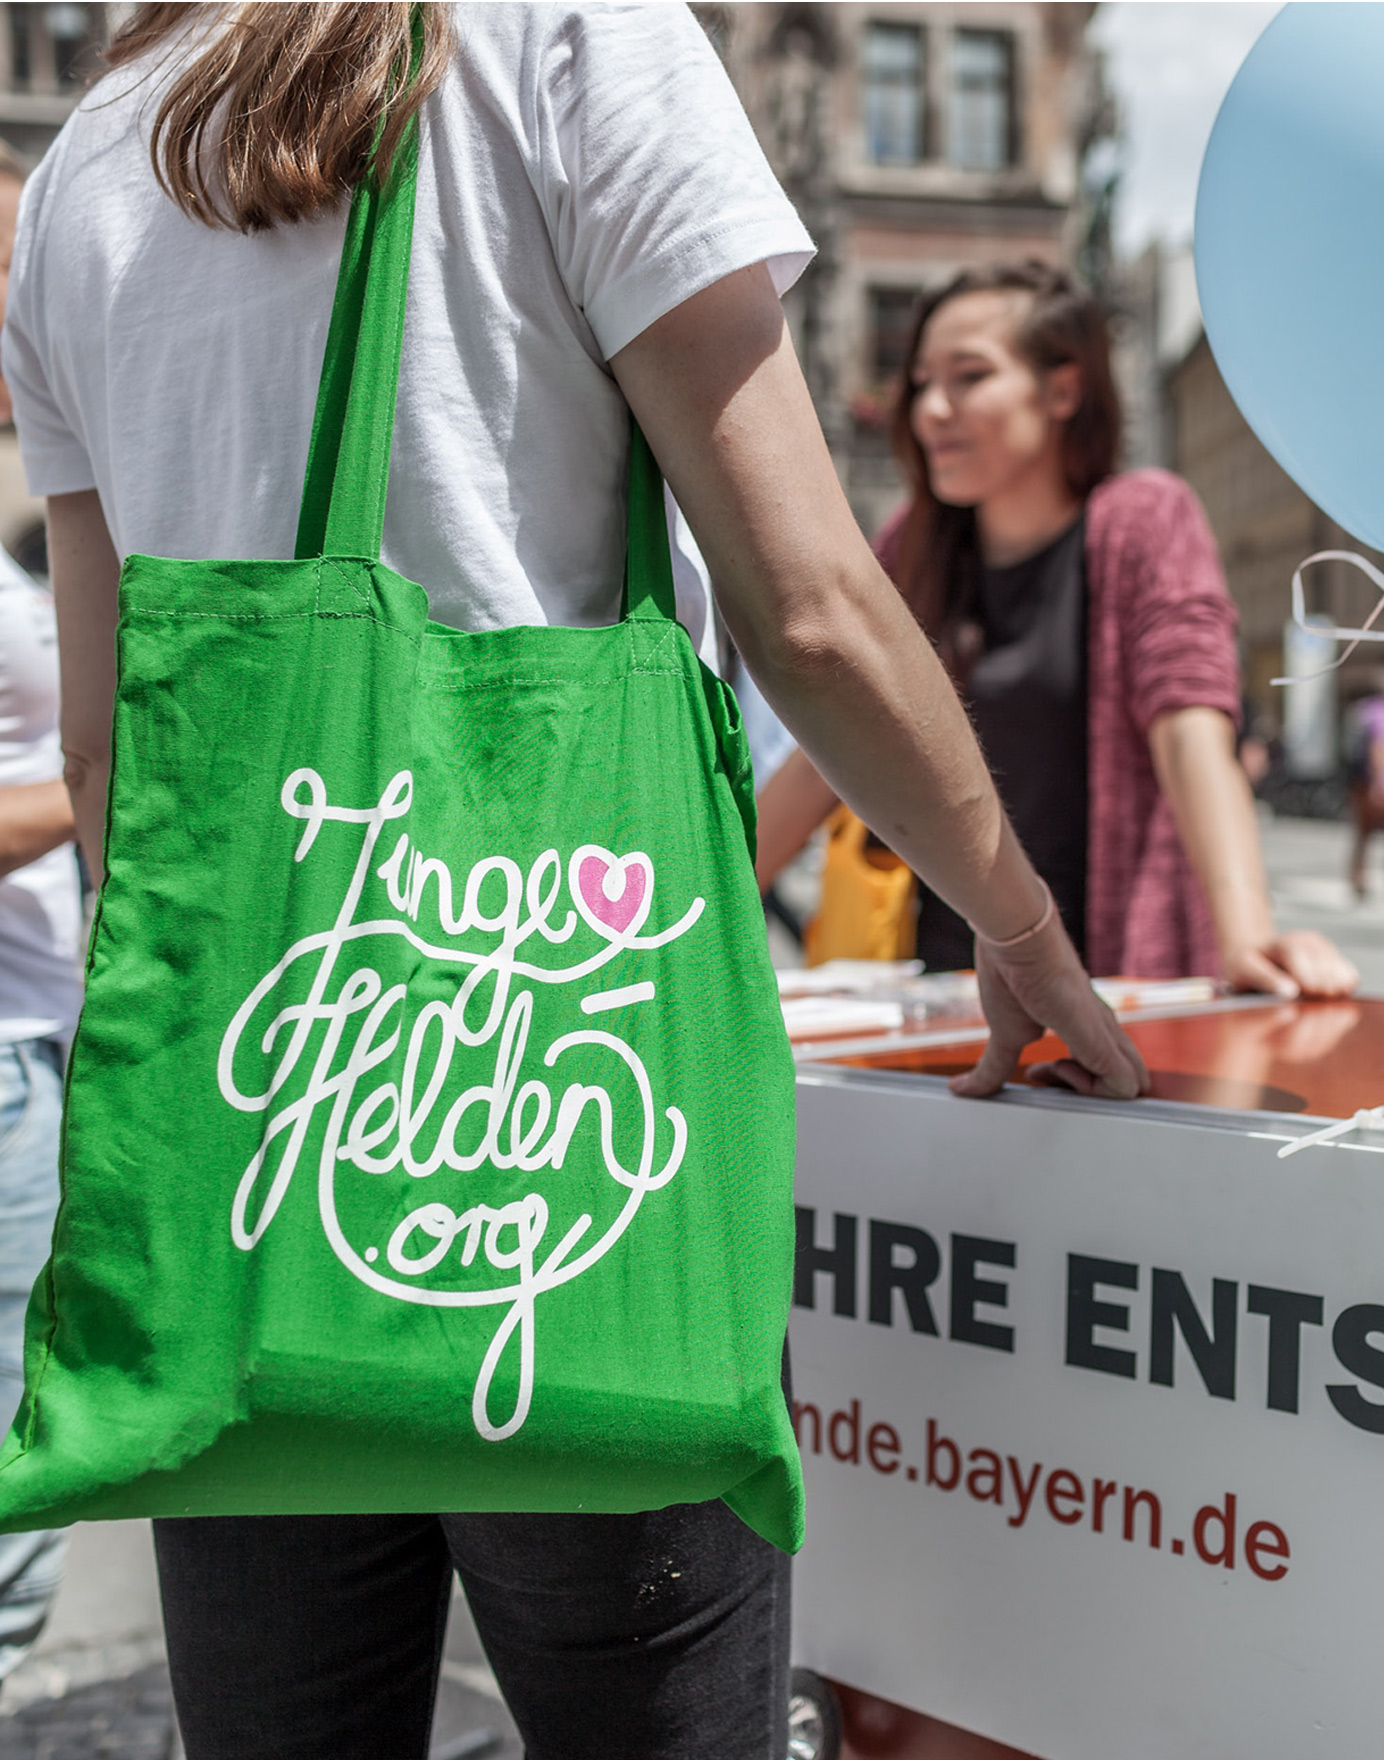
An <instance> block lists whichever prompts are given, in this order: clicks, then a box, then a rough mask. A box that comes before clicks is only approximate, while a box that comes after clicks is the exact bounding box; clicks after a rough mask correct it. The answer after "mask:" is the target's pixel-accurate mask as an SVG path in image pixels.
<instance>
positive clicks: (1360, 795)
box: [1346, 674, 1384, 899]
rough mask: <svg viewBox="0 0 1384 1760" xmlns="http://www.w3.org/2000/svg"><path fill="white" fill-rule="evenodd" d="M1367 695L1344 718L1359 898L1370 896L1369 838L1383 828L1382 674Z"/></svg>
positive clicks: (1353, 872)
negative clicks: (1368, 869)
mask: <svg viewBox="0 0 1384 1760" xmlns="http://www.w3.org/2000/svg"><path fill="white" fill-rule="evenodd" d="M1371 682H1372V687H1373V688H1372V689H1371V690H1370V691H1369V692H1368V694H1367V695H1365V696H1363V697H1360V698H1357V700H1356V701H1355V702H1354V703H1352V704H1351V706H1350V713H1349V715H1348V717H1347V721H1346V779H1347V785H1348V789H1349V796H1350V819H1351V826H1352V830H1353V833H1354V835H1353V836H1352V838H1351V846H1350V884H1351V888H1352V890H1353V891H1354V893H1355V896H1356V897H1357V898H1359V899H1365V898H1368V897H1369V881H1368V879H1367V876H1366V868H1365V864H1366V860H1367V858H1368V856H1369V846H1370V839H1371V837H1373V836H1374V834H1375V832H1376V831H1384V674H1382V675H1379V676H1376V677H1375V678H1374V679H1373V680H1372V681H1371Z"/></svg>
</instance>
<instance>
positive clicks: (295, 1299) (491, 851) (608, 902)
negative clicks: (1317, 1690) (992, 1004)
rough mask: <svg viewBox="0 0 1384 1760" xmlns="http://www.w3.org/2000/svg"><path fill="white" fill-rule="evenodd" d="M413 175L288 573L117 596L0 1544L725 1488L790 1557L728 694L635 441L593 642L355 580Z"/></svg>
mask: <svg viewBox="0 0 1384 1760" xmlns="http://www.w3.org/2000/svg"><path fill="white" fill-rule="evenodd" d="M416 164H417V131H416V125H411V127H410V129H409V130H408V131H407V132H406V134H405V137H404V140H403V141H402V142H401V144H400V146H399V149H398V151H397V152H396V153H395V155H394V162H393V166H392V168H391V170H390V172H389V175H388V178H387V180H386V183H385V185H384V187H382V188H381V187H378V186H377V185H376V184H375V182H374V181H373V179H371V178H367V179H366V180H365V181H364V182H363V183H362V184H361V186H360V187H359V188H358V189H357V191H356V193H355V196H354V198H353V201H352V205H351V215H350V219H349V222H348V226H347V236H346V241H345V244H344V245H343V248H342V256H341V272H340V276H339V280H338V286H337V297H336V300H335V303H334V305H333V308H332V315H331V321H330V324H329V327H328V335H327V344H326V348H325V351H324V355H323V365H322V379H321V387H320V391H319V396H318V405H317V409H316V412H315V414H314V418H313V426H312V433H311V439H310V442H309V449H308V458H307V461H306V471H305V476H304V485H303V499H302V505H301V510H300V516H299V525H298V536H297V540H296V543H295V553H294V556H293V557H292V558H291V559H288V558H281V559H278V560H271V561H245V560H239V561H236V560H230V561H224V560H223V561H215V560H201V561H196V560H188V559H186V558H179V557H152V556H131V557H127V558H126V559H125V562H124V565H123V568H122V573H121V585H120V619H119V635H118V661H119V677H118V683H117V688H116V693H115V713H114V724H113V736H112V780H111V787H110V812H109V815H108V840H107V850H106V856H107V860H106V879H105V883H104V885H103V887H102V893H101V901H100V907H99V910H98V912H97V917H96V922H95V926H94V929H93V933H92V945H91V954H90V959H89V968H88V986H87V995H86V1005H85V1008H84V1010H83V1014H82V1020H81V1024H80V1026H79V1028H78V1032H77V1035H76V1040H75V1043H74V1046H73V1051H72V1060H71V1066H70V1067H71V1076H70V1080H69V1088H68V1104H67V1107H66V1113H65V1120H64V1145H63V1180H64V1199H63V1208H62V1212H61V1215H60V1219H59V1223H58V1228H57V1231H56V1233H55V1237H54V1251H53V1259H52V1262H51V1265H50V1267H49V1269H48V1270H47V1272H45V1274H44V1276H42V1277H41V1278H40V1279H39V1281H38V1284H37V1285H36V1288H35V1294H34V1297H33V1303H32V1310H31V1313H30V1319H29V1326H28V1333H27V1344H26V1361H25V1377H26V1390H25V1396H24V1403H23V1405H22V1407H21V1410H20V1414H19V1417H18V1419H17V1421H16V1424H15V1426H14V1428H13V1430H12V1431H11V1434H10V1436H9V1438H8V1439H7V1440H6V1442H5V1444H4V1446H3V1449H2V1450H0V1531H4V1530H7V1529H20V1528H25V1527H29V1528H35V1527H39V1528H41V1527H56V1526H60V1525H63V1524H65V1523H68V1522H71V1521H74V1520H86V1519H91V1518H97V1519H100V1518H106V1517H123V1516H148V1515H156V1516H163V1515H173V1516H185V1515H213V1516H216V1515H276V1514H285V1515H288V1514H293V1515H312V1514H327V1513H332V1512H336V1513H370V1512H380V1513H385V1512H388V1513H398V1512H401V1511H414V1512H435V1511H438V1510H454V1511H484V1510H504V1511H511V1512H522V1511H536V1510H543V1511H569V1512H575V1511H596V1510H600V1511H606V1512H612V1513H613V1512H619V1511H636V1510H650V1509H658V1508H662V1507H664V1506H665V1505H668V1504H675V1503H695V1502H700V1501H702V1500H704V1499H707V1498H713V1497H719V1498H724V1499H725V1501H726V1503H727V1504H728V1505H729V1507H730V1508H731V1509H733V1510H735V1511H736V1513H737V1514H738V1515H739V1516H741V1517H742V1518H743V1519H744V1520H745V1521H746V1522H747V1523H748V1524H749V1525H750V1526H751V1527H752V1528H753V1529H754V1530H755V1531H756V1532H757V1533H759V1534H762V1535H763V1536H764V1537H765V1538H767V1539H769V1540H771V1541H773V1542H774V1544H776V1545H779V1546H783V1547H785V1548H787V1549H789V1550H791V1549H794V1548H796V1547H797V1546H798V1544H799V1543H800V1541H801V1538H802V1524H803V1498H802V1479H801V1473H800V1470H799V1463H798V1459H797V1452H796V1449H795V1447H794V1442H793V1432H792V1426H791V1423H790V1421H789V1416H788V1411H787V1408H786V1405H785V1402H784V1397H783V1387H782V1379H781V1372H782V1352H783V1341H784V1334H785V1330H786V1327H787V1320H788V1304H789V1296H790V1293H791V1285H792V1263H793V1208H792V1174H793V1135H794V1104H793V1064H792V1058H791V1055H790V1052H789V1048H788V1045H787V1042H786V1039H785V1037H784V1031H783V1020H782V1014H781V1011H780V1009H779V1006H778V998H777V990H776V986H775V983H774V977H773V972H772V969H771V967H770V963H769V957H768V949H767V947H766V945H765V938H764V926H763V921H764V920H763V910H762V907H761V904H760V900H759V892H758V888H757V887H756V885H755V881H754V869H753V858H752V854H751V847H750V846H751V844H752V841H753V834H754V797H753V778H752V775H751V769H750V762H749V753H748V751H747V749H746V747H745V741H744V736H743V732H742V729H741V727H740V723H739V716H738V712H737V710H736V706H735V703H734V699H733V698H732V697H731V695H730V693H729V692H728V691H727V690H726V689H725V687H724V686H723V685H722V684H721V682H720V681H719V680H718V679H716V678H714V677H713V676H712V675H711V674H710V673H709V672H707V671H706V669H705V668H704V667H702V665H701V664H700V662H699V661H698V659H697V656H696V654H695V652H694V651H693V648H692V644H691V642H690V641H689V640H688V637H687V632H686V631H685V630H684V629H683V628H682V627H681V626H680V625H679V624H678V622H677V618H676V604H675V599H674V593H673V578H672V566H671V560H670V557H669V552H668V533H667V524H666V520H665V513H664V490H663V484H662V479H661V477H660V475H659V470H658V465H657V462H656V461H655V459H654V457H653V454H652V452H651V451H650V450H649V447H648V444H647V442H646V441H645V440H644V438H643V436H642V435H641V434H640V433H639V431H638V428H637V427H635V426H634V425H633V423H631V430H630V460H629V475H628V495H627V499H626V507H625V512H626V514H627V542H626V552H625V567H624V578H623V583H620V582H616V581H612V582H611V583H610V586H611V588H612V602H613V598H614V591H615V589H617V588H618V589H619V590H620V597H621V615H620V619H619V621H618V622H616V623H612V624H608V625H602V626H598V627H593V628H582V629H566V628H563V627H562V626H560V625H557V624H535V625H524V626H516V627H513V628H507V629H485V630H479V631H463V630H458V629H452V628H449V627H445V626H443V625H441V624H438V623H435V622H434V621H432V619H431V618H430V616H429V607H428V595H427V591H426V589H425V587H424V586H423V585H421V584H419V583H418V582H416V581H408V580H405V579H404V578H403V577H402V576H401V575H398V574H396V573H395V572H394V571H393V570H392V569H390V568H389V567H388V566H386V565H385V563H383V562H382V561H381V559H380V545H381V538H382V533H383V526H384V512H385V503H386V499H387V492H388V475H389V473H388V464H389V459H390V456H391V435H392V432H393V419H394V398H395V387H396V383H397V378H398V362H399V358H400V353H401V350H402V347H403V328H404V314H405V310H406V306H407V292H408V279H409V261H410V254H411V250H412V243H411V234H412V211H413V199H414V189H415V175H416ZM517 468H522V462H520V463H519V464H518V465H517ZM295 857H296V860H295ZM497 1445H498V1446H497Z"/></svg>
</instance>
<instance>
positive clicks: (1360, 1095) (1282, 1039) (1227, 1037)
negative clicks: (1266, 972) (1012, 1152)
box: [829, 997, 1384, 1118]
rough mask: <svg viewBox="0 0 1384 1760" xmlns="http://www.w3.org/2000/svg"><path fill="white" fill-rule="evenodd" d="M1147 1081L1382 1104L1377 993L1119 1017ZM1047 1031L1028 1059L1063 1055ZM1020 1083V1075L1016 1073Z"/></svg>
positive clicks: (968, 1045)
mask: <svg viewBox="0 0 1384 1760" xmlns="http://www.w3.org/2000/svg"><path fill="white" fill-rule="evenodd" d="M1125 1031H1126V1032H1127V1033H1128V1034H1129V1036H1130V1038H1131V1039H1133V1041H1134V1043H1135V1044H1136V1045H1137V1046H1138V1047H1139V1051H1140V1053H1141V1054H1142V1056H1143V1058H1144V1061H1145V1063H1147V1065H1148V1067H1149V1072H1150V1074H1151V1076H1152V1078H1153V1094H1152V1097H1153V1098H1154V1099H1159V1100H1173V1101H1181V1102H1183V1103H1185V1104H1187V1105H1193V1106H1213V1107H1225V1108H1228V1109H1230V1110H1232V1111H1237V1112H1249V1111H1263V1112H1305V1113H1311V1114H1312V1115H1314V1116H1316V1117H1320V1118H1349V1117H1350V1116H1351V1114H1352V1113H1354V1112H1355V1111H1357V1110H1358V1109H1359V1108H1360V1107H1365V1106H1377V1105H1380V1104H1381V1103H1384V999H1380V998H1375V997H1353V998H1352V999H1351V1000H1349V1001H1347V1002H1288V1003H1284V1002H1275V1001H1272V1000H1271V999H1268V998H1265V999H1264V1001H1263V1002H1262V1003H1259V1002H1254V1003H1251V1004H1249V1005H1248V1006H1246V1004H1245V1002H1244V1001H1242V1000H1238V999H1237V1000H1236V1001H1235V1002H1234V1003H1233V1004H1232V1005H1230V1006H1226V1005H1217V1004H1214V1003H1213V1004H1210V1005H1208V1006H1205V1007H1203V1008H1199V1009H1191V1010H1189V1011H1188V1012H1186V1013H1185V1014H1180V1015H1175V1016H1172V1017H1165V1018H1163V1019H1157V1020H1136V1021H1128V1022H1126V1023H1125ZM1063 1050H1064V1048H1063V1046H1062V1045H1061V1043H1060V1041H1058V1040H1057V1039H1056V1038H1054V1037H1053V1036H1052V1035H1051V1034H1048V1035H1046V1036H1045V1037H1044V1038H1043V1039H1040V1040H1039V1041H1038V1042H1037V1043H1036V1044H1034V1045H1031V1046H1029V1048H1028V1050H1027V1051H1026V1052H1025V1053H1024V1057H1023V1063H1024V1064H1025V1065H1028V1064H1032V1063H1037V1062H1043V1061H1047V1060H1050V1059H1052V1058H1054V1057H1060V1056H1062V1055H1063ZM979 1055H980V1047H979V1046H978V1045H977V1044H976V1043H975V1042H974V1040H971V1041H970V1042H965V1041H962V1042H959V1043H953V1044H949V1045H948V1044H938V1045H928V1046H927V1047H925V1048H921V1049H917V1050H895V1051H880V1052H876V1053H855V1054H852V1055H845V1056H838V1057H835V1058H832V1059H830V1060H829V1061H831V1062H835V1063H847V1064H852V1065H856V1066H862V1067H865V1068H869V1069H897V1070H914V1071H916V1072H918V1073H919V1074H925V1075H936V1076H949V1075H955V1074H957V1073H958V1072H959V1071H961V1070H964V1069H969V1068H971V1066H972V1065H973V1064H974V1063H975V1061H976V1059H977V1057H978V1056H979ZM1016 1079H1018V1080H1023V1079H1024V1078H1023V1074H1022V1071H1021V1072H1020V1075H1019V1076H1018V1077H1017V1078H1016Z"/></svg>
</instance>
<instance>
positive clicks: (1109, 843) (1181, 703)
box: [875, 470, 1240, 978]
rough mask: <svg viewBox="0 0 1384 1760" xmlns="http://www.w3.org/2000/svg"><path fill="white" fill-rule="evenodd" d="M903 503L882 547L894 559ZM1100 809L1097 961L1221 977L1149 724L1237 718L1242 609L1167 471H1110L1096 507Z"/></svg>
mask: <svg viewBox="0 0 1384 1760" xmlns="http://www.w3.org/2000/svg"><path fill="white" fill-rule="evenodd" d="M902 525H903V513H902V512H900V513H899V514H896V515H895V516H894V517H893V518H891V519H890V520H889V521H888V523H887V524H886V525H885V527H884V529H883V530H882V531H881V532H880V534H879V538H878V540H877V541H876V544H875V552H876V554H877V555H878V556H879V558H880V560H881V562H883V564H884V566H885V568H886V569H890V568H891V567H892V565H893V563H894V561H895V559H896V556H897V552H898V539H899V534H900V530H901V528H902ZM1086 581H1087V592H1088V610H1087V639H1088V646H1089V662H1090V663H1089V669H1088V677H1089V693H1090V695H1089V706H1088V715H1089V723H1088V725H1089V729H1090V733H1089V741H1090V743H1089V770H1088V781H1089V789H1090V797H1089V799H1090V816H1089V820H1088V829H1087V869H1086V963H1087V966H1088V967H1089V968H1090V970H1091V972H1092V973H1093V974H1094V975H1095V976H1096V977H1108V976H1115V975H1117V974H1118V975H1121V976H1124V977H1139V978H1179V977H1188V976H1194V975H1195V976H1200V975H1208V976H1214V975H1215V974H1216V973H1218V972H1219V970H1220V960H1219V957H1218V955H1217V952H1216V939H1215V935H1214V933H1213V931H1212V925H1211V910H1210V906H1209V904H1208V903H1207V899H1206V895H1205V893H1204V892H1203V891H1202V888H1201V885H1200V883H1199V882H1198V881H1197V879H1196V876H1195V875H1194V874H1193V872H1192V869H1191V864H1190V863H1189V862H1188V860H1187V857H1186V855H1185V853H1184V851H1183V848H1182V842H1181V839H1180V838H1179V837H1178V834H1177V827H1176V825H1175V824H1174V823H1173V816H1172V811H1171V809H1170V808H1169V806H1168V803H1167V801H1165V800H1164V799H1163V796H1162V795H1161V794H1160V792H1159V789H1158V781H1157V778H1156V777H1155V775H1154V770H1153V759H1152V757H1151V755H1150V752H1149V743H1148V730H1149V727H1150V726H1151V724H1152V723H1153V722H1154V721H1156V720H1157V718H1158V717H1159V716H1160V715H1166V714H1167V713H1168V712H1169V711H1170V710H1173V709H1186V708H1193V707H1197V706H1204V707H1208V708H1212V709H1220V710H1222V711H1223V712H1224V713H1225V714H1227V715H1229V716H1230V717H1231V718H1232V719H1233V720H1234V721H1235V722H1236V723H1237V724H1238V722H1239V718H1240V671H1239V661H1238V655H1237V651H1236V640H1235V638H1236V629H1237V623H1238V619H1237V616H1236V611H1235V607H1234V604H1233V603H1232V601H1231V598H1230V595H1229V593H1228V592H1227V590H1226V585H1225V576H1224V574H1223V573H1222V572H1221V565H1220V558H1219V556H1218V555H1217V552H1216V542H1215V539H1214V538H1213V537H1212V535H1211V528H1210V526H1209V525H1208V524H1207V520H1206V515H1205V513H1204V512H1203V510H1202V506H1201V503H1200V501H1198V499H1197V497H1196V495H1195V494H1194V493H1193V491H1192V490H1191V489H1190V488H1189V487H1188V485H1187V484H1186V483H1184V482H1183V481H1182V480H1181V478H1179V477H1175V476H1172V475H1170V474H1169V473H1168V472H1167V471H1158V470H1140V471H1129V472H1126V473H1125V474H1124V475H1122V476H1117V477H1111V478H1109V479H1107V481H1106V482H1104V483H1102V484H1100V486H1099V487H1098V488H1097V489H1095V490H1094V491H1093V493H1092V494H1091V496H1090V498H1089V500H1088V501H1087V503H1086Z"/></svg>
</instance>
